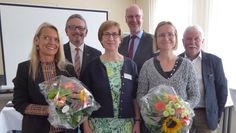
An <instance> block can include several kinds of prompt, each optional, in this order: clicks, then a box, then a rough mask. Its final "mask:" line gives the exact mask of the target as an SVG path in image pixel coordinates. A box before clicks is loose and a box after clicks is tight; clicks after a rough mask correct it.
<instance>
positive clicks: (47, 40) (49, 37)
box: [41, 35, 59, 43]
mask: <svg viewBox="0 0 236 133" xmlns="http://www.w3.org/2000/svg"><path fill="white" fill-rule="evenodd" d="M41 38H42V39H43V41H44V42H46V43H49V42H51V41H54V42H56V43H59V38H57V37H51V36H47V35H42V36H41Z"/></svg>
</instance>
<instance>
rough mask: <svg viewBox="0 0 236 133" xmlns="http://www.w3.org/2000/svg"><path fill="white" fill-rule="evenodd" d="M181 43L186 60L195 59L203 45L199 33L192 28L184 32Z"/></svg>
mask: <svg viewBox="0 0 236 133" xmlns="http://www.w3.org/2000/svg"><path fill="white" fill-rule="evenodd" d="M182 41H183V45H184V48H185V52H186V55H187V56H188V58H190V59H195V58H196V57H197V56H198V54H199V53H200V51H201V48H202V45H203V43H204V39H203V37H202V34H201V32H200V31H199V30H197V29H196V28H194V27H193V28H189V29H187V30H186V31H185V33H184V37H183V40H182Z"/></svg>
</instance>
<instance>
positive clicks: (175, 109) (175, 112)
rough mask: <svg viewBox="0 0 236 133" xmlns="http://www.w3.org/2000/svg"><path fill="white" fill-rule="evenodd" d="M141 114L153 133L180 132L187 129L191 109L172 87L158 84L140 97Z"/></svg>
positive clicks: (191, 115)
mask: <svg viewBox="0 0 236 133" xmlns="http://www.w3.org/2000/svg"><path fill="white" fill-rule="evenodd" d="M141 114H142V117H143V119H144V121H145V124H146V126H147V128H148V129H149V130H150V131H151V132H153V133H182V132H186V131H188V130H189V127H190V125H191V124H190V123H191V121H192V117H193V116H194V112H193V110H192V109H191V108H190V106H189V104H188V103H187V102H185V101H184V100H183V99H182V98H180V97H179V96H177V94H176V92H175V91H174V88H173V87H170V86H165V85H160V86H157V87H154V88H152V89H150V91H149V92H148V94H146V95H145V96H144V97H142V98H141Z"/></svg>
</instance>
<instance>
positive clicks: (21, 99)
mask: <svg viewBox="0 0 236 133" xmlns="http://www.w3.org/2000/svg"><path fill="white" fill-rule="evenodd" d="M29 69H30V62H29V61H25V62H22V63H20V64H19V65H18V68H17V74H16V77H15V78H14V79H13V83H14V98H13V104H14V108H15V109H16V110H17V111H18V112H20V113H21V114H22V115H23V120H22V132H23V133H48V132H49V129H50V123H49V122H48V120H47V116H38V115H27V114H25V113H24V112H25V108H26V107H27V106H28V105H29V104H39V105H48V104H47V102H46V100H45V98H44V96H43V94H42V93H41V91H40V88H39V83H41V82H43V81H44V79H43V74H42V73H43V72H42V68H41V66H40V65H39V68H38V78H37V79H36V80H35V81H34V80H33V78H32V77H31V76H30V75H31V74H29ZM56 73H57V75H65V76H67V77H76V74H75V71H74V67H73V66H72V65H68V66H67V67H66V71H60V70H59V69H58V68H57V70H56ZM74 132H75V131H74ZM70 133H71V132H70Z"/></svg>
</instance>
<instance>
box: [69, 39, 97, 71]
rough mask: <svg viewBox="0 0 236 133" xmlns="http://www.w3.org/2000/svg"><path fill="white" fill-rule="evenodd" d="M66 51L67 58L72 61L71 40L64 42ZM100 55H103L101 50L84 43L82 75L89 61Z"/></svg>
mask: <svg viewBox="0 0 236 133" xmlns="http://www.w3.org/2000/svg"><path fill="white" fill-rule="evenodd" d="M64 52H65V57H66V59H67V60H68V61H70V62H71V63H72V57H71V51H70V45H69V42H68V43H66V44H64ZM100 55H101V52H100V51H99V50H97V49H95V48H92V47H90V46H88V45H84V51H83V60H82V67H81V72H80V75H82V74H83V73H84V69H85V67H86V66H87V65H88V63H89V62H90V61H92V60H93V59H95V58H96V57H98V56H100Z"/></svg>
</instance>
